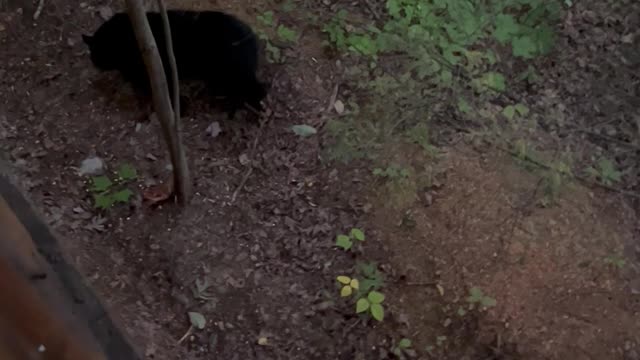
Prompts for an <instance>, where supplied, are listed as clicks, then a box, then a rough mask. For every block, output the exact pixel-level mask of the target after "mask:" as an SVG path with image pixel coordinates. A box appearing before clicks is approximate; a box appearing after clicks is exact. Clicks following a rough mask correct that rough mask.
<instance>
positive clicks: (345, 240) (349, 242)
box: [336, 228, 365, 251]
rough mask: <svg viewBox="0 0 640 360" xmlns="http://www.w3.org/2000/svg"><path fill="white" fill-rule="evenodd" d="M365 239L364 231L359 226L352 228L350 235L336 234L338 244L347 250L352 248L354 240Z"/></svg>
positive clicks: (361, 240) (360, 240)
mask: <svg viewBox="0 0 640 360" xmlns="http://www.w3.org/2000/svg"><path fill="white" fill-rule="evenodd" d="M364 239H365V237H364V232H362V230H360V229H358V228H353V229H351V232H350V233H349V235H344V234H340V235H338V236H336V246H337V247H339V248H342V249H343V250H345V251H348V250H351V247H352V246H353V241H354V240H356V241H358V242H363V241H364Z"/></svg>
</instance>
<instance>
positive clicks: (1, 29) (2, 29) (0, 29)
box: [0, 23, 7, 31]
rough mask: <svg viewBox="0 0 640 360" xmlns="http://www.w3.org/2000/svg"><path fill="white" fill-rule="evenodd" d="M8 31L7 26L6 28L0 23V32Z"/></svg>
mask: <svg viewBox="0 0 640 360" xmlns="http://www.w3.org/2000/svg"><path fill="white" fill-rule="evenodd" d="M6 29H7V27H6V26H4V24H3V23H0V31H5V30H6Z"/></svg>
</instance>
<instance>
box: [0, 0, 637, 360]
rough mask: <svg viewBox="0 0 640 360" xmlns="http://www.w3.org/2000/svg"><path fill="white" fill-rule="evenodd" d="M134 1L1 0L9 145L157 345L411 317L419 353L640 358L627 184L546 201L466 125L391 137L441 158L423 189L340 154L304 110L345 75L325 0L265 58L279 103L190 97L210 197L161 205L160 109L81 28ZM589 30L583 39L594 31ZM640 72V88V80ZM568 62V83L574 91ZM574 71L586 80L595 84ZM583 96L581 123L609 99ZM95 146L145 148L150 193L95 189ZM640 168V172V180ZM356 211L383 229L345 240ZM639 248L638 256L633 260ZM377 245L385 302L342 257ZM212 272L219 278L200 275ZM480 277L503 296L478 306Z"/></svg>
mask: <svg viewBox="0 0 640 360" xmlns="http://www.w3.org/2000/svg"><path fill="white" fill-rule="evenodd" d="M119 5H120V4H119V3H115V2H114V3H113V4H105V3H104V2H97V1H93V0H91V1H86V2H80V3H75V2H72V1H65V0H61V1H58V2H55V3H49V2H47V1H45V5H44V8H43V11H42V13H41V14H40V16H39V18H38V19H37V20H35V21H34V20H33V18H32V17H33V12H34V11H35V6H31V5H30V6H19V4H15V2H8V3H7V4H5V5H3V4H2V2H0V11H2V12H0V48H1V50H0V104H1V105H0V140H1V142H0V147H1V148H2V149H3V151H4V153H5V154H6V155H5V156H6V158H7V159H8V160H10V161H11V162H12V163H13V165H14V168H15V169H16V171H17V172H18V177H19V179H20V184H19V185H20V187H21V188H22V189H23V190H24V191H25V192H27V193H28V194H29V196H30V197H31V198H32V200H33V202H34V203H35V204H37V206H38V207H39V209H40V211H41V212H42V213H43V215H44V216H45V218H46V220H47V221H48V223H49V224H50V226H51V227H52V228H53V229H54V231H55V232H56V233H57V234H58V236H59V238H60V239H61V243H62V244H63V246H64V247H65V249H66V251H67V253H68V257H69V258H70V259H71V260H72V262H73V263H74V264H75V265H76V266H77V267H78V269H79V270H80V271H81V272H82V273H83V274H84V275H85V277H86V278H87V280H88V281H89V282H90V283H91V285H92V286H93V287H94V289H95V290H96V291H97V292H98V294H100V295H101V297H102V299H103V300H104V301H105V302H106V303H107V304H108V306H109V308H110V310H111V312H112V313H113V314H115V315H116V316H117V317H119V318H121V322H122V323H123V325H124V327H125V328H126V331H127V332H128V334H129V335H130V336H131V337H132V339H133V340H134V342H135V344H136V345H137V346H138V347H139V348H140V349H141V350H142V353H144V354H145V356H147V357H148V358H155V359H197V358H220V359H322V360H326V359H385V358H394V355H393V354H392V353H391V349H392V348H393V346H394V344H396V343H397V341H398V340H399V339H400V338H402V337H408V338H410V339H412V340H413V348H414V349H415V351H416V353H415V354H414V353H408V354H407V355H408V356H412V357H416V358H420V359H448V358H451V359H461V358H464V359H565V358H568V357H572V358H576V359H629V360H631V359H640V348H639V346H640V335H639V334H640V331H639V330H640V329H639V327H640V318H639V316H640V315H639V311H640V304H639V303H638V293H639V292H640V286H639V284H638V282H639V280H638V279H640V270H638V269H640V244H639V243H638V239H639V236H640V226H639V222H638V217H637V215H636V213H635V212H634V208H633V207H632V206H629V205H628V201H627V200H628V198H625V197H623V196H624V195H621V194H619V193H615V192H611V191H606V190H603V189H590V188H585V187H583V186H581V185H578V184H574V185H573V186H572V187H570V188H568V189H566V190H565V191H563V192H562V194H561V196H560V197H559V199H558V200H557V203H556V204H554V206H551V207H547V208H543V207H541V206H540V202H539V200H540V196H541V195H540V192H541V190H540V181H539V177H537V176H536V175H535V173H532V172H530V171H528V170H527V169H525V168H524V167H523V166H521V165H519V164H518V163H516V162H515V161H513V159H512V158H510V157H509V156H508V155H507V154H505V153H502V152H498V151H496V150H487V149H477V148H473V147H471V146H469V145H465V144H464V143H465V142H464V141H461V142H458V144H457V145H453V144H451V145H447V146H444V147H442V149H441V153H440V154H439V156H438V157H437V159H431V158H426V157H425V156H424V155H423V154H422V153H421V152H419V151H416V150H415V149H412V148H401V147H399V148H391V149H389V154H390V156H393V157H396V158H397V160H398V162H400V163H408V164H415V163H418V164H428V165H427V166H428V167H429V168H430V169H431V172H432V175H433V178H434V181H433V182H432V184H431V185H430V186H427V187H417V188H414V189H415V190H417V191H414V192H409V193H408V194H407V193H403V192H402V191H394V190H393V189H390V188H389V187H388V186H387V184H381V183H379V182H378V181H376V180H374V179H371V177H370V173H371V169H370V168H369V167H368V164H366V163H358V162H354V163H351V164H349V166H344V165H338V164H331V163H328V162H325V161H322V160H323V158H322V154H323V151H322V150H323V149H322V139H323V138H322V137H321V136H316V137H309V138H300V137H298V136H296V135H295V134H294V133H293V132H292V131H291V130H290V126H291V125H295V124H301V123H306V124H310V125H313V126H316V127H318V128H321V127H322V125H323V124H324V122H325V121H326V119H327V110H326V109H327V106H328V104H329V102H330V98H331V97H332V93H333V89H334V88H335V86H336V84H338V83H339V82H340V75H339V74H340V71H339V70H340V69H339V65H338V64H336V62H335V60H330V59H328V58H327V57H326V56H325V55H324V51H323V48H322V45H321V41H322V39H323V37H322V34H320V32H319V31H318V27H317V26H314V25H313V24H309V23H308V21H307V20H305V17H303V16H302V14H304V13H305V12H306V11H319V10H318V9H321V10H322V9H324V8H321V7H320V6H321V5H319V4H315V3H314V4H310V3H304V2H300V3H299V4H298V5H299V7H298V8H296V9H295V10H294V11H293V12H292V13H290V14H289V15H287V17H286V18H285V20H286V21H287V22H289V23H290V24H291V25H292V26H294V27H296V28H297V29H300V32H301V34H302V38H301V39H300V44H299V46H297V47H296V48H287V49H285V50H284V52H285V54H286V56H287V61H286V62H285V64H282V65H272V64H269V65H265V68H264V71H263V73H262V74H261V75H262V76H263V77H264V78H268V80H270V81H271V84H272V89H271V92H270V95H269V99H268V100H267V102H268V107H269V115H268V116H267V117H266V121H264V122H263V123H262V124H257V123H256V122H252V121H248V120H247V121H245V120H243V119H242V116H241V114H239V115H240V116H238V117H239V119H238V120H236V121H227V120H226V118H225V115H224V114H222V113H220V112H219V111H216V109H213V108H211V107H209V106H208V105H207V104H200V103H196V104H195V105H194V106H193V107H190V109H189V112H188V113H187V114H186V116H185V119H184V121H185V124H184V130H185V136H184V138H185V143H186V146H187V150H188V157H189V159H190V166H191V169H192V172H193V176H194V188H195V191H196V195H195V197H194V199H193V202H192V204H190V205H189V206H187V207H186V208H184V209H180V208H178V207H177V206H175V205H173V204H165V205H163V206H160V207H149V206H146V205H145V204H144V203H143V202H142V197H141V193H142V190H143V189H144V188H147V187H148V186H151V185H155V184H159V183H161V182H163V181H165V180H166V179H168V177H169V175H170V172H169V171H168V170H167V164H168V160H167V157H166V151H165V147H164V144H163V142H162V137H161V136H160V130H159V127H158V125H157V124H156V123H155V122H149V121H146V120H142V121H141V119H146V117H147V115H148V114H147V113H145V108H144V107H141V106H140V104H139V102H137V101H135V100H132V99H134V97H133V94H132V92H131V90H130V89H129V87H128V86H127V85H125V84H124V83H123V82H122V80H121V79H120V78H119V77H118V76H117V75H116V74H104V73H98V72H97V71H96V70H95V69H94V68H93V67H92V65H91V63H90V60H89V57H88V55H87V52H86V49H85V47H84V46H83V44H82V41H81V36H80V35H81V34H82V33H88V32H91V31H93V30H94V29H95V28H96V27H97V26H98V25H99V23H100V22H101V13H102V15H104V14H106V13H108V12H109V11H114V10H118V6H119ZM170 5H171V6H173V7H182V8H193V9H200V10H202V9H225V10H227V11H230V12H233V13H236V14H239V16H240V17H241V18H243V19H245V20H246V21H248V22H250V23H255V16H256V14H258V13H261V12H263V11H265V10H266V9H269V8H270V6H272V5H273V4H271V3H268V2H263V1H260V2H255V3H254V2H244V1H233V2H228V3H225V5H223V4H221V3H220V4H219V3H218V2H217V1H213V0H212V1H198V2H195V1H174V2H171V3H170ZM587 10H588V11H591V12H592V13H593V12H595V13H596V14H599V13H597V11H603V10H602V9H600V8H598V7H597V6H595V8H594V9H587ZM587 10H585V9H584V8H583V7H577V8H576V14H574V17H573V18H572V19H573V21H574V23H572V24H573V25H574V26H577V25H576V23H577V24H589V23H588V22H587V21H586V20H581V19H582V18H581V17H580V16H578V15H580V14H582V16H583V17H584V16H585V15H584V12H583V11H587ZM323 11H329V9H324V10H323ZM367 11H368V10H367V7H364V6H363V9H361V12H362V13H363V14H368V13H367ZM592 13H588V14H587V15H588V16H587V19H590V18H591V17H589V16H591V15H592ZM616 14H619V13H616ZM614 15H615V14H614ZM614 15H612V14H609V15H608V16H614ZM296 16H299V18H296ZM593 16H595V17H598V16H600V15H593ZM602 16H605V15H602ZM296 19H299V20H296ZM625 19H626V18H625ZM581 21H582V22H581ZM621 21H622V20H621ZM625 21H630V20H625ZM636 24H637V23H636ZM591 25H593V26H599V25H598V24H597V23H596V24H595V25H594V24H591ZM584 26H587V25H584ZM620 28H621V30H620V32H621V33H623V32H624V29H626V28H624V27H622V26H621V27H620ZM608 29H610V28H608ZM565 30H566V31H570V30H571V28H570V27H567V28H566V29H565V28H563V31H565ZM611 31H613V30H611ZM579 34H580V35H579V36H581V37H580V39H582V41H587V40H584V38H583V37H584V36H588V34H583V33H582V32H579ZM616 34H618V33H617V32H616ZM565 35H566V34H563V36H565ZM574 35H575V34H574ZM636 35H637V34H636ZM575 36H578V35H575ZM563 39H566V38H563ZM572 44H573V45H574V48H571V49H569V50H571V51H574V50H575V51H578V53H581V51H582V52H584V53H589V51H588V50H581V49H580V46H579V45H575V44H574V43H569V42H567V46H572ZM621 44H626V42H621ZM576 49H577V50H576ZM569 50H567V51H569ZM555 56H559V55H555ZM556 59H557V60H558V61H561V60H562V61H563V62H562V64H565V63H569V61H570V60H569V59H560V57H557V58H556ZM588 61H589V62H590V61H593V62H597V59H589V60H588ZM566 66H567V68H568V69H569V70H567V71H568V73H567V74H562V73H561V72H560V71H558V72H554V73H553V75H550V74H546V75H545V76H549V78H553V76H558V77H563V76H566V79H571V78H577V79H580V81H584V82H589V81H593V82H595V79H596V78H595V77H594V76H591V75H589V74H586V73H583V72H582V70H581V68H578V69H574V68H571V67H570V66H569V65H566ZM549 68H552V67H549ZM636 69H637V68H636ZM592 74H593V73H592ZM572 76H573V77H572ZM615 79H617V80H615V81H619V82H620V83H621V84H623V83H624V84H626V83H625V82H624V81H627V80H629V78H626V79H625V78H624V76H622V75H619V76H616V77H615ZM634 79H635V80H633V79H632V80H633V81H635V83H634V84H635V85H634V86H635V90H633V91H635V93H633V92H632V95H630V96H636V98H635V99H636V100H637V91H638V90H637V89H638V85H637V84H638V82H637V78H634ZM567 81H568V80H567ZM612 81H614V80H612ZM559 84H564V83H561V82H560V81H559V80H558V82H557V83H556V82H549V83H548V86H549V87H556V93H558V92H559V93H566V92H567V91H569V90H566V89H564V90H563V89H562V88H561V86H560V85H559ZM625 86H626V87H625V89H626V91H630V90H629V85H628V84H627V85H625ZM558 89H559V90H558ZM570 90H571V91H573V92H574V93H575V94H574V95H573V96H575V97H579V96H580V94H579V93H578V91H579V90H583V91H587V88H586V87H584V86H583V87H576V88H572V89H570ZM541 92H542V93H544V91H541ZM338 96H339V94H338ZM554 96H555V95H554ZM554 96H550V97H548V98H544V99H542V100H541V101H542V103H541V104H542V105H541V106H543V105H544V104H549V99H555V100H554V101H555V103H554V104H555V105H554V106H559V105H558V104H560V100H558V97H557V96H555V97H554ZM594 96H595V95H594ZM625 99H627V98H625ZM627 100H629V99H627ZM544 101H547V102H546V103H545V102H544ZM588 105H589V106H591V105H593V102H590V103H588ZM563 106H564V107H563V109H564V110H566V111H564V112H563V114H564V116H565V117H566V119H567V120H566V123H569V124H570V123H572V121H574V123H575V121H577V120H575V119H578V118H579V117H580V116H581V114H582V115H584V114H587V113H589V111H590V108H584V107H580V106H581V105H576V104H575V103H572V104H571V105H570V106H569V105H566V104H565V105H563ZM615 108H616V109H617V110H618V112H616V114H618V115H619V116H620V117H624V116H633V115H634V113H632V112H633V111H636V113H635V114H636V116H637V109H638V107H637V106H636V107H635V110H633V109H630V107H629V106H628V104H627V103H626V102H625V103H624V104H622V105H621V104H618V105H616V107H615ZM624 114H628V115H624ZM618 115H616V116H618ZM625 119H626V118H625ZM213 121H218V122H219V123H220V125H221V127H222V130H223V132H222V133H221V134H220V135H218V136H217V137H215V138H214V137H211V136H209V135H208V134H207V132H206V129H207V127H208V126H209V125H210V124H211V123H212V122H213ZM597 124H599V123H597ZM624 124H625V126H631V125H632V124H633V123H631V122H628V121H626V120H625V121H624ZM629 124H631V125H629ZM619 129H622V127H619ZM624 129H627V130H628V131H632V130H633V127H630V128H629V127H625V128H624ZM629 129H631V130H629ZM555 130H557V129H555ZM550 131H551V130H550ZM572 134H573V133H572ZM598 134H599V133H598ZM625 134H626V133H625ZM614 135H616V134H614ZM614 135H608V136H614ZM592 136H595V137H597V138H598V141H601V140H602V137H601V136H600V137H598V136H597V135H592ZM616 136H617V135H616ZM629 136H634V135H633V134H626V135H624V136H623V137H621V138H620V139H618V140H619V141H627V140H628V137H629ZM582 140H584V137H582V138H579V139H577V140H575V141H574V142H571V144H576V143H579V141H582ZM594 144H595V145H594ZM597 145H598V144H597V142H590V143H589V147H590V149H591V148H592V147H597ZM627 147H628V146H627ZM589 151H592V150H589ZM626 151H628V149H627V150H626ZM589 154H591V153H589ZM90 155H97V156H99V157H101V158H102V159H104V160H105V162H106V164H107V168H108V170H109V171H112V170H114V169H115V168H117V167H118V166H119V165H120V164H123V163H130V164H133V165H134V166H135V168H136V169H137V171H138V175H139V176H138V181H137V182H136V184H135V187H136V188H135V189H134V190H136V191H135V192H136V195H135V198H134V199H133V200H132V202H131V204H130V206H118V207H115V208H113V209H111V210H110V211H107V212H99V211H97V210H95V209H94V208H93V200H92V198H91V196H90V194H89V193H88V192H87V188H88V185H87V178H86V177H81V176H79V175H78V173H77V168H78V166H79V164H80V163H81V162H82V160H84V159H85V158H87V157H88V156H90ZM636 155H637V154H636ZM628 158H629V159H631V158H632V157H631V156H628ZM625 159H627V158H625ZM623 160H624V159H622V160H621V161H623ZM624 161H627V160H624ZM423 166H424V165H423ZM636 168H637V167H636ZM636 168H634V169H636ZM626 176H628V178H633V176H636V175H635V174H626ZM245 178H246V181H243V180H244V179H245ZM627 190H628V191H634V190H637V182H635V183H634V182H629V183H628V189H627ZM352 227H359V228H361V229H363V230H365V232H366V235H367V240H366V245H365V246H364V251H363V252H361V253H357V254H354V255H349V254H345V253H344V252H343V251H340V250H338V249H336V248H334V247H333V243H334V239H335V236H336V234H339V233H344V232H347V231H349V229H350V228H352ZM618 258H620V259H624V260H625V264H624V266H616V264H614V263H615V261H612V259H613V260H615V259H618ZM363 260H366V261H374V262H376V264H377V265H378V267H379V268H380V269H381V270H382V272H383V273H384V274H385V277H386V282H385V287H384V293H385V295H386V300H385V304H386V305H387V307H388V308H387V317H386V319H385V321H384V322H383V323H377V322H375V321H373V320H370V319H367V318H365V317H360V316H357V315H356V314H355V313H354V307H353V305H352V304H351V303H349V302H348V301H347V300H343V299H340V298H339V296H338V291H337V288H336V284H335V277H336V276H337V275H341V274H352V273H353V272H354V266H355V264H356V261H363ZM196 283H197V284H201V285H202V284H206V286H205V288H206V290H204V291H201V292H200V293H198V292H197V291H195V292H194V289H196ZM472 287H478V288H480V289H482V291H483V292H484V293H485V294H487V295H489V296H491V297H492V298H494V299H495V300H496V306H494V307H491V308H488V309H486V310H478V309H474V310H468V306H469V303H468V301H467V297H468V295H469V291H470V289H471V288H472ZM201 290H202V289H201ZM460 308H463V309H465V310H466V313H465V314H464V315H461V312H460ZM189 311H196V312H200V313H202V314H203V315H204V316H205V317H206V319H207V321H208V322H207V326H206V328H205V329H204V330H201V331H194V332H193V334H192V335H191V336H188V337H187V338H186V340H185V341H183V342H181V343H179V342H178V340H179V339H180V338H181V337H182V336H183V335H184V334H185V333H186V332H187V330H188V329H189V320H188V317H187V312H189ZM259 339H260V342H259Z"/></svg>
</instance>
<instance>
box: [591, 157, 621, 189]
mask: <svg viewBox="0 0 640 360" xmlns="http://www.w3.org/2000/svg"><path fill="white" fill-rule="evenodd" d="M587 173H588V174H589V175H591V176H593V177H597V178H598V179H599V180H600V182H602V184H604V185H607V186H610V185H613V183H616V182H619V181H620V179H621V178H622V173H621V172H620V171H618V170H617V169H616V167H615V165H614V164H613V162H611V160H609V159H607V158H604V157H603V158H600V160H598V163H597V164H596V165H595V167H589V168H587Z"/></svg>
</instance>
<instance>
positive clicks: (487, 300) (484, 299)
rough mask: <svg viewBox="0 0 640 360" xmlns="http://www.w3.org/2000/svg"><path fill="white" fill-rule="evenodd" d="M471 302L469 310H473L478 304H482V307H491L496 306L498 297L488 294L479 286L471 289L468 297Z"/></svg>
mask: <svg viewBox="0 0 640 360" xmlns="http://www.w3.org/2000/svg"><path fill="white" fill-rule="evenodd" d="M467 302H468V303H469V310H473V309H474V307H475V306H476V305H480V306H481V307H482V308H489V307H493V306H496V303H497V302H496V299H494V298H492V297H490V296H486V295H485V294H483V293H482V289H480V288H478V287H475V286H474V287H472V288H471V289H470V290H469V296H468V297H467Z"/></svg>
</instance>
